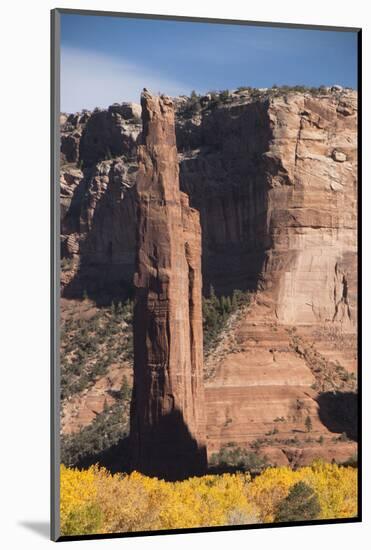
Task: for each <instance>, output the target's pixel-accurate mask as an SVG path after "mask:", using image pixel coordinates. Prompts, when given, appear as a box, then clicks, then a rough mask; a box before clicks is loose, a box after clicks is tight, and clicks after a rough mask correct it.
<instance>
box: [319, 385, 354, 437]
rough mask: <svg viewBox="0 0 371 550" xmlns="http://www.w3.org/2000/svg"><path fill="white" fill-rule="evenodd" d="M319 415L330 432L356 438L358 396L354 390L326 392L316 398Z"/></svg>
mask: <svg viewBox="0 0 371 550" xmlns="http://www.w3.org/2000/svg"><path fill="white" fill-rule="evenodd" d="M317 403H318V405H319V417H320V420H321V422H322V423H323V424H324V425H325V426H326V428H327V429H328V430H330V432H335V433H345V434H346V435H347V437H348V438H349V439H352V440H353V441H357V439H358V396H357V394H356V393H354V392H346V393H343V392H335V393H332V392H326V393H321V394H320V395H319V396H318V398H317Z"/></svg>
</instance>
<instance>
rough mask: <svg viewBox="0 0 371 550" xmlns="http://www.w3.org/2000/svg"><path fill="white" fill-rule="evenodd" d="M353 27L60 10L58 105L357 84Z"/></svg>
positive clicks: (70, 108)
mask: <svg viewBox="0 0 371 550" xmlns="http://www.w3.org/2000/svg"><path fill="white" fill-rule="evenodd" d="M356 83H357V36H356V33H355V32H338V31H318V30H309V29H305V30H303V29H283V28H274V27H271V28H269V27H256V26H255V27H254V26H247V25H227V24H207V23H191V22H183V21H182V22H179V21H164V20H148V19H127V18H122V17H106V16H91V15H74V14H63V15H62V17H61V110H62V111H66V112H74V111H78V110H81V109H83V108H86V109H93V108H94V107H96V106H98V107H107V106H108V105H110V104H111V103H113V102H115V101H117V102H122V101H135V102H139V96H140V92H141V90H142V88H143V87H146V88H148V89H149V90H151V91H152V92H155V93H157V92H159V91H160V92H162V93H166V94H168V95H178V94H182V93H183V94H189V93H190V92H191V90H196V91H197V92H200V93H204V92H206V91H209V90H221V89H233V88H236V87H238V86H243V85H246V86H254V87H269V86H272V85H273V84H278V85H280V84H289V85H295V84H305V85H308V86H319V85H321V84H325V85H331V84H340V85H342V86H351V87H353V88H355V87H356Z"/></svg>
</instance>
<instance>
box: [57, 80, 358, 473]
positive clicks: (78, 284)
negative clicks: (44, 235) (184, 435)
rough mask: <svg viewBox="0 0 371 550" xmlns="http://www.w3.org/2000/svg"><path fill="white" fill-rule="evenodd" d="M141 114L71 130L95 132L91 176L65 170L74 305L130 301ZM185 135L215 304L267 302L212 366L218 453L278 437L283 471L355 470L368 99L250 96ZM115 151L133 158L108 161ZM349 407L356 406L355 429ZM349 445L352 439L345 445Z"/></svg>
mask: <svg viewBox="0 0 371 550" xmlns="http://www.w3.org/2000/svg"><path fill="white" fill-rule="evenodd" d="M180 103H181V104H182V105H183V104H186V101H183V102H180ZM164 109H165V106H164ZM137 112H138V109H137V108H132V107H128V106H127V105H126V104H123V106H115V108H114V109H110V111H109V114H107V113H108V111H107V112H105V113H106V114H101V113H99V112H98V113H92V114H91V115H89V116H85V118H84V117H82V115H81V116H77V117H75V118H73V117H69V118H68V119H67V121H65V124H64V134H65V137H66V136H68V134H69V133H74V132H75V138H76V139H77V134H76V132H77V133H80V134H81V135H83V134H85V138H84V146H83V147H78V154H79V159H78V160H79V162H80V164H81V165H82V166H83V173H82V172H80V171H78V170H77V169H76V166H65V167H64V169H63V173H62V177H61V188H62V195H63V197H62V207H63V208H62V215H63V220H62V233H63V236H62V252H63V256H65V258H66V259H67V260H70V261H71V266H72V269H70V270H69V271H68V269H66V272H64V273H63V281H62V284H63V286H64V292H65V295H73V296H81V295H82V293H83V291H84V290H87V292H88V294H89V295H90V294H91V295H92V296H94V295H95V296H98V297H100V298H101V297H102V295H104V294H105V293H107V294H109V292H110V291H112V290H114V293H115V295H116V296H117V295H118V296H120V299H121V296H123V293H124V290H125V288H126V287H127V286H128V285H129V284H130V281H131V280H132V276H133V273H134V268H135V262H134V256H135V246H136V244H135V243H136V239H135V227H136V217H135V194H136V192H137V191H136V189H135V181H136V172H137V169H138V166H137V161H136V155H135V150H136V147H137V143H138V139H140V135H139V137H138V134H139V130H140V125H138V122H137V119H136V118H135V116H134V113H137ZM94 119H96V120H95V121H94ZM100 124H102V125H103V126H104V131H103V132H100V130H99V129H100V128H101V126H100ZM175 125H176V141H177V149H178V161H179V178H180V188H181V190H182V191H184V192H185V193H187V195H188V197H189V201H190V205H191V206H192V207H194V208H195V209H197V210H198V211H199V213H200V222H201V226H202V278H203V288H204V292H205V293H206V294H207V293H208V290H209V286H210V285H213V286H214V288H215V290H216V292H217V293H218V294H226V295H227V294H231V293H232V292H233V290H234V289H244V290H250V291H252V292H253V293H254V295H255V297H256V300H255V302H254V305H253V306H251V307H250V308H249V309H248V311H245V312H241V314H240V315H241V316H240V317H239V319H238V320H237V321H236V323H234V324H233V326H231V329H230V331H229V333H228V334H227V335H226V341H224V340H223V342H221V344H220V345H219V346H218V348H217V349H216V350H215V352H214V353H213V355H212V356H211V357H209V358H208V360H207V362H206V367H207V369H206V370H207V372H209V371H210V372H212V373H213V375H212V376H211V377H208V380H207V388H206V396H205V398H206V408H207V429H206V432H207V447H208V451H209V453H212V452H213V451H216V450H218V449H219V448H220V447H221V446H222V445H224V444H227V443H229V442H231V441H235V442H237V443H238V444H239V445H241V446H246V445H251V446H252V448H255V443H256V441H259V440H260V442H261V441H262V440H264V441H265V443H263V446H262V452H264V454H267V455H268V454H270V455H271V456H272V457H273V459H274V461H276V462H277V463H287V461H289V462H290V461H291V462H292V463H294V464H296V463H306V462H308V461H310V460H311V459H312V458H313V456H317V455H318V456H324V457H326V458H328V459H330V460H331V459H332V458H337V457H343V458H344V457H345V458H347V457H346V456H345V454H347V453H348V452H349V448H350V447H351V448H352V449H353V450H354V447H355V444H354V443H352V440H353V439H355V438H356V436H355V434H354V429H353V428H352V427H351V426H350V424H351V423H352V419H353V425H354V411H355V407H354V403H355V393H354V389H355V385H356V384H355V382H356V381H355V373H356V365H357V353H356V331H357V303H356V296H357V269H356V263H357V93H356V92H354V91H350V90H343V91H339V90H334V91H330V90H325V91H323V92H321V93H319V94H318V95H315V94H312V93H310V92H308V93H291V92H290V93H279V92H274V91H268V92H266V93H263V94H261V96H260V97H254V96H253V95H252V94H250V93H249V92H246V93H245V92H243V93H239V92H238V93H237V92H236V93H235V94H233V95H232V96H231V97H230V98H229V99H228V101H227V102H225V103H224V104H221V103H219V104H218V105H212V103H211V102H209V103H207V102H206V103H203V104H202V109H201V111H199V112H197V113H187V112H186V111H185V110H184V108H182V109H181V108H178V110H177V112H176V114H175ZM156 131H157V130H156ZM89 134H91V136H90V138H89ZM124 134H125V135H124ZM120 136H123V137H122V139H121V137H120ZM95 140H98V143H95ZM99 140H100V141H99ZM120 140H121V141H120ZM119 142H120V143H121V142H122V143H124V144H125V145H120V143H119ZM95 146H97V147H95ZM107 147H108V149H109V150H110V151H111V150H113V151H115V152H116V151H117V152H118V153H117V154H120V157H117V158H112V159H110V158H106V157H105V156H104V154H105V153H104V152H105V151H106V150H107ZM120 147H121V149H120ZM122 151H124V153H123V154H121V152H122ZM115 154H116V153H115ZM171 154H172V155H173V152H172V153H171ZM152 169H158V165H157V164H156V163H154V164H153V168H151V170H152ZM147 170H149V168H148V167H147ZM174 171H175V168H174ZM148 173H149V172H148ZM181 197H182V195H181ZM180 200H182V199H180ZM183 201H185V197H183ZM182 211H183V230H184V227H185V225H184V224H185V214H184V212H186V211H187V209H186V207H185V206H184V207H183V209H182ZM190 219H191V218H190ZM191 225H192V224H190V226H191ZM187 238H188V241H190V237H187ZM188 254H189V252H188ZM182 261H183V260H182ZM294 329H295V330H296V337H297V338H298V341H296V340H295V338H294V335H293V333H292V331H293V330H294ZM298 342H299V343H298ZM316 369H317V370H316ZM348 378H349V379H348ZM342 379H343V380H342ZM334 392H335V393H336V396H335V397H333V395H335V394H334ZM298 402H299V404H298ZM344 403H345V405H344ZM334 404H335V407H334ZM298 407H299V408H298ZM340 408H344V410H345V409H346V410H348V409H349V411H348V412H349V414H348V412H347V413H346V414H345V417H344V418H343V420H341V419H340V420H339V419H336V410H335V412H334V409H340ZM307 416H309V417H310V418H311V421H312V427H313V430H312V433H311V434H308V433H307V432H306V428H305V420H306V417H307ZM349 419H350V420H349ZM273 432H276V433H273ZM342 433H345V435H346V436H347V437H349V439H350V440H351V441H350V442H349V441H337V440H336V441H333V438H335V439H336V437H337V435H339V434H342ZM297 440H299V443H298V444H297V445H296V442H297ZM323 440H324V441H323ZM272 441H273V443H274V444H273V443H272ZM290 441H291V442H290ZM319 441H321V443H318V442H319ZM286 443H287V444H286ZM352 452H353V451H352ZM349 454H351V453H350V452H349ZM288 457H289V458H288ZM273 459H272V460H273Z"/></svg>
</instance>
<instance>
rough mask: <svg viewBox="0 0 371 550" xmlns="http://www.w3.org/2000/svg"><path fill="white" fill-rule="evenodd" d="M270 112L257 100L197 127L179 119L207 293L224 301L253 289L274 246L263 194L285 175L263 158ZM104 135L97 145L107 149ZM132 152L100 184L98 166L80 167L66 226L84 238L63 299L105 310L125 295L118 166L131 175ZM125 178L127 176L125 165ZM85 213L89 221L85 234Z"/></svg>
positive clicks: (125, 227)
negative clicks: (88, 302)
mask: <svg viewBox="0 0 371 550" xmlns="http://www.w3.org/2000/svg"><path fill="white" fill-rule="evenodd" d="M267 109H268V105H267V104H265V103H264V102H260V101H258V102H256V103H251V104H249V105H242V106H238V105H236V106H233V107H232V108H230V109H219V108H217V109H214V110H212V111H210V112H206V113H205V114H204V116H203V119H202V122H201V124H200V125H199V126H197V125H195V124H193V122H192V121H191V120H188V121H187V122H186V123H185V124H180V122H179V120H178V122H177V127H176V139H177V147H178V152H179V155H180V157H179V158H180V187H181V190H182V191H184V192H185V193H187V195H188V196H189V199H190V205H191V206H192V207H193V208H196V209H197V210H198V211H199V212H200V220H201V226H202V239H203V241H202V273H203V289H204V294H206V295H207V294H208V292H209V288H210V285H212V286H213V287H214V289H215V292H216V293H217V295H222V294H224V295H225V296H228V295H231V294H232V293H233V290H235V289H240V290H248V291H251V292H254V291H256V290H257V289H258V288H259V287H260V285H261V282H262V277H261V275H262V272H263V271H264V262H265V260H266V250H267V249H268V248H269V247H270V245H271V237H270V234H269V220H268V216H269V208H268V192H269V189H270V181H271V178H272V177H274V176H275V175H276V174H277V173H281V172H280V171H281V170H282V167H281V166H280V165H279V163H278V161H277V160H276V159H275V158H272V157H270V156H267V155H266V154H265V153H266V152H267V151H268V150H269V146H270V140H271V139H272V130H271V128H270V120H269V117H268V112H267ZM183 122H184V121H183ZM86 134H88V128H87V129H86ZM104 135H105V134H104ZM104 135H103V134H102V136H103V137H104ZM102 136H100V142H99V147H100V148H101V149H102V151H104V150H105V143H103V142H101V141H102V139H103V138H102ZM108 138H109V136H108V137H107V140H108V141H107V144H106V145H107V147H108V146H109V147H111V143H110V141H109V139H111V138H109V139H108ZM111 149H112V147H111ZM195 151H196V153H195ZM120 152H122V151H120ZM129 152H130V155H129V157H128V160H127V161H126V160H125V159H122V160H121V161H119V160H113V161H111V169H110V173H109V174H108V175H107V176H108V178H109V181H108V183H107V184H105V186H104V185H103V186H102V184H101V181H100V180H99V177H98V179H97V169H96V167H95V165H92V164H90V166H86V168H85V169H84V179H83V180H82V182H81V183H80V185H79V186H78V189H76V191H75V196H74V197H73V199H72V202H71V205H70V208H69V212H68V214H67V216H66V220H68V224H69V226H70V225H71V224H72V227H73V229H72V227H69V228H68V229H67V228H66V229H67V231H66V233H67V234H68V233H69V232H72V231H73V232H76V233H80V235H84V238H83V239H82V240H81V243H80V258H81V261H80V268H79V270H78V272H77V273H76V274H75V276H74V278H73V279H72V280H71V281H70V283H69V284H68V285H67V286H66V287H65V289H64V293H63V294H64V296H65V297H67V298H81V297H82V296H83V295H84V294H85V295H88V296H89V297H90V298H91V299H93V300H95V301H96V302H97V303H98V304H99V305H106V304H109V303H110V302H112V301H123V300H125V299H126V298H127V297H128V294H130V287H131V281H132V276H133V273H134V263H135V235H136V210H135V201H134V196H133V195H134V193H133V191H134V190H133V189H128V188H125V187H123V186H122V184H120V182H119V179H120V178H117V170H116V169H115V164H116V163H120V162H121V163H123V164H124V165H125V166H126V167H127V168H128V170H129V171H130V170H131V171H133V170H134V166H133V163H134V161H135V153H134V151H133V149H132V148H131V149H130V151H129ZM85 156H87V158H88V159H90V157H89V155H88V154H87V153H85ZM94 158H95V157H94ZM90 162H91V159H90ZM85 164H87V163H85ZM123 174H124V176H125V177H129V178H130V175H129V176H127V171H126V168H125V169H124V170H123ZM132 175H133V174H132ZM94 177H95V181H93V180H94ZM121 179H122V178H121ZM124 179H125V178H124ZM97 183H98V185H97ZM88 209H90V212H91V213H92V216H91V219H90V222H89V223H90V228H89V230H88V231H86V229H87V210H88ZM62 252H63V254H64V255H65V251H62Z"/></svg>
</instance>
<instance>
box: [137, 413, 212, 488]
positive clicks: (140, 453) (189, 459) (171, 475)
mask: <svg viewBox="0 0 371 550" xmlns="http://www.w3.org/2000/svg"><path fill="white" fill-rule="evenodd" d="M136 434H138V435H137V436H136V435H135V434H134V436H133V438H132V440H131V449H132V463H131V470H134V469H135V470H137V471H139V472H141V473H142V474H145V475H147V476H151V477H158V478H160V479H165V480H166V481H181V480H183V479H186V478H189V477H192V476H200V475H204V474H205V473H206V469H207V457H206V448H205V446H204V445H199V444H198V443H197V441H196V439H195V438H194V437H192V434H191V433H190V432H189V430H188V427H187V425H186V423H185V421H184V419H183V415H182V413H181V411H179V410H176V409H175V410H173V411H172V412H170V413H168V414H167V415H165V416H162V417H161V418H160V419H159V421H158V423H157V425H156V426H152V427H147V428H146V427H143V429H142V430H140V431H136Z"/></svg>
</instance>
